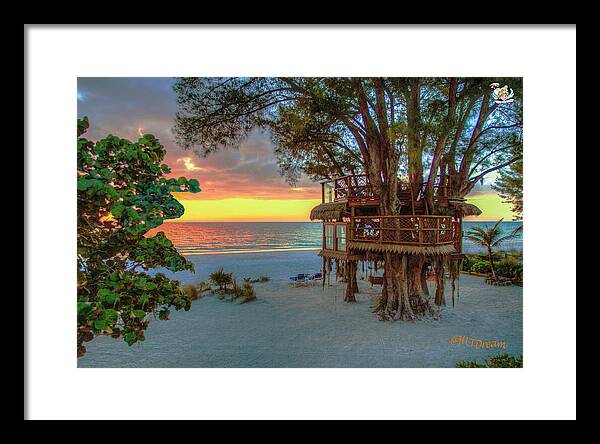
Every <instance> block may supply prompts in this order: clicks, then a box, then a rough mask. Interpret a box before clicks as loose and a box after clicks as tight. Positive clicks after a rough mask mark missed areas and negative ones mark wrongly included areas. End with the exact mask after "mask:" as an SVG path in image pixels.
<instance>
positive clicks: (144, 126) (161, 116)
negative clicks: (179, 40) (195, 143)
mask: <svg viewBox="0 0 600 444" xmlns="http://www.w3.org/2000/svg"><path fill="white" fill-rule="evenodd" d="M173 81H174V80H173V79H171V78H124V77H119V78H97V77H96V78H79V79H78V82H77V103H78V108H77V114H78V116H79V117H81V116H84V115H86V116H88V117H89V119H90V130H89V131H88V133H87V137H89V138H90V139H92V140H96V139H99V138H101V137H104V136H106V135H107V134H114V135H116V136H119V137H124V138H128V139H137V138H138V137H139V134H138V131H139V130H140V129H141V130H142V131H143V132H144V133H152V134H154V135H155V136H156V137H158V138H159V139H160V141H161V143H163V145H165V148H166V150H167V156H166V159H165V161H166V163H167V164H168V165H169V166H170V167H171V168H172V173H171V175H172V176H175V177H178V176H182V175H185V176H186V177H193V178H196V179H198V181H199V182H200V186H201V188H202V192H201V193H199V194H198V195H196V196H195V197H197V198H198V199H222V198H227V197H248V198H250V197H253V198H263V199H269V198H273V199H276V198H277V199H281V198H284V199H290V198H292V199H310V198H318V197H320V191H319V186H318V185H317V184H314V183H312V182H309V181H308V180H306V179H304V180H302V181H301V182H300V183H299V184H298V185H297V187H296V188H295V189H292V188H290V186H289V185H288V184H287V183H285V181H284V179H283V178H282V177H281V175H280V174H279V170H278V167H277V162H276V159H275V156H274V155H273V145H272V143H271V141H270V139H269V136H268V135H267V134H264V133H261V132H258V131H257V132H255V133H253V134H252V135H251V136H250V137H249V138H248V139H247V140H245V141H244V142H243V143H242V144H241V145H240V147H239V150H237V149H233V148H229V149H228V148H225V149H223V150H221V151H219V152H218V153H214V154H211V155H209V156H208V157H206V158H203V157H200V156H198V155H196V154H195V153H194V152H193V151H184V150H182V149H181V148H179V147H178V146H177V145H176V144H175V142H174V137H173V134H172V133H171V128H172V126H173V118H174V115H175V112H176V111H177V105H176V102H175V93H174V92H173V90H172V85H173Z"/></svg>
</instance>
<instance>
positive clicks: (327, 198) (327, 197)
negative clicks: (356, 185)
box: [324, 183, 333, 203]
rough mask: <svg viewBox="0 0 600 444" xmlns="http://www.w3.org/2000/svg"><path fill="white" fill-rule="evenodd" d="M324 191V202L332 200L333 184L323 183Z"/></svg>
mask: <svg viewBox="0 0 600 444" xmlns="http://www.w3.org/2000/svg"><path fill="white" fill-rule="evenodd" d="M324 191H325V202H327V203H329V202H333V185H332V184H330V183H326V184H325V185H324Z"/></svg>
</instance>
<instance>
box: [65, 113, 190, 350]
mask: <svg viewBox="0 0 600 444" xmlns="http://www.w3.org/2000/svg"><path fill="white" fill-rule="evenodd" d="M88 127H89V121H88V119H87V117H84V118H83V119H78V121H77V355H78V356H83V355H84V354H85V352H86V347H85V342H88V341H91V340H92V339H93V338H94V337H96V336H97V335H111V336H112V337H114V338H120V337H122V338H123V339H124V340H125V342H127V344H129V345H132V344H134V343H135V342H137V341H143V340H144V331H145V330H146V328H147V327H148V324H149V321H148V319H147V314H149V313H152V314H154V315H157V316H158V318H159V319H162V320H166V319H168V317H169V310H170V308H172V307H174V308H175V309H185V310H188V309H189V308H190V305H191V298H190V297H188V296H186V295H184V293H183V292H182V291H181V289H180V286H179V282H178V281H175V280H171V279H168V278H167V277H166V276H165V275H164V274H162V273H156V274H155V275H153V276H151V275H149V274H148V273H146V271H148V270H149V269H151V268H157V267H163V268H166V269H167V270H170V271H181V270H193V265H192V264H191V263H190V262H188V261H187V260H186V259H185V258H184V257H183V256H181V255H180V254H179V253H178V252H177V250H176V249H175V247H174V246H173V244H172V242H171V241H170V240H169V239H168V238H167V237H166V236H165V234H164V233H163V232H159V233H157V234H156V235H155V236H154V237H146V236H145V235H146V233H147V232H148V231H149V230H150V229H152V228H155V227H158V226H159V225H161V224H162V223H163V222H164V221H165V220H166V219H174V218H177V217H180V216H181V215H182V214H183V212H184V208H183V206H182V205H181V204H180V203H179V202H178V201H177V200H176V199H175V198H174V197H173V195H172V194H171V193H172V192H192V193H196V192H199V191H200V188H199V186H198V181H196V180H195V179H190V180H188V179H186V178H185V177H180V178H179V179H168V178H166V177H165V174H167V173H169V172H170V169H169V167H168V166H167V165H165V164H163V163H162V160H163V159H164V156H165V153H166V152H165V149H164V147H163V146H162V145H161V144H160V143H159V141H158V139H156V138H155V137H154V136H152V135H151V134H145V135H144V136H143V137H141V138H140V139H138V140H137V142H130V141H128V140H125V139H121V138H119V137H115V136H112V135H109V136H107V137H106V138H104V139H102V140H99V141H97V142H95V143H94V142H92V141H90V140H88V139H85V138H83V137H81V135H82V134H83V133H85V131H86V130H87V129H88Z"/></svg>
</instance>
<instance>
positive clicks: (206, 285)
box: [196, 281, 210, 293]
mask: <svg viewBox="0 0 600 444" xmlns="http://www.w3.org/2000/svg"><path fill="white" fill-rule="evenodd" d="M196 289H197V290H198V292H200V293H204V292H205V291H208V290H210V285H209V283H208V282H204V281H200V282H198V283H197V284H196Z"/></svg>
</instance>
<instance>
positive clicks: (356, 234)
mask: <svg viewBox="0 0 600 444" xmlns="http://www.w3.org/2000/svg"><path fill="white" fill-rule="evenodd" d="M455 231H456V227H455V224H454V223H453V219H452V217H451V216H359V217H353V218H351V222H350V233H349V238H348V240H349V241H358V242H378V243H390V244H407V245H424V246H425V245H448V244H452V243H453V242H454V239H455Z"/></svg>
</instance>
